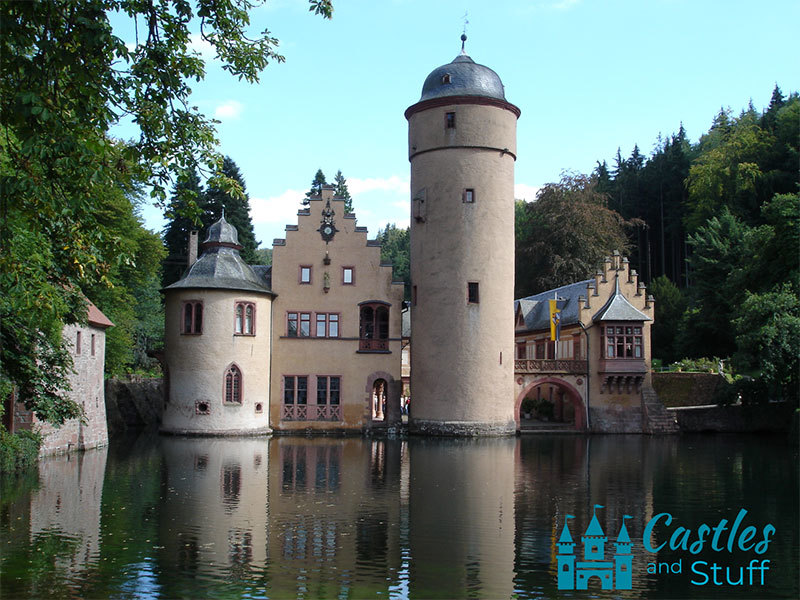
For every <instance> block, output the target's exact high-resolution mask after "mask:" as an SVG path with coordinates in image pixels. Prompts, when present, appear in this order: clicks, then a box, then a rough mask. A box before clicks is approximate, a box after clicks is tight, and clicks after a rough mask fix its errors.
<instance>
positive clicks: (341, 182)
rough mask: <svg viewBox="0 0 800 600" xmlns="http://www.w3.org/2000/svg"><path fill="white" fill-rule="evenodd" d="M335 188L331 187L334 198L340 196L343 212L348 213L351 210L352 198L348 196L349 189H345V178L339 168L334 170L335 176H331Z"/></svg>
mask: <svg viewBox="0 0 800 600" xmlns="http://www.w3.org/2000/svg"><path fill="white" fill-rule="evenodd" d="M333 181H334V184H335V186H336V187H335V188H334V189H333V195H334V196H335V197H336V198H342V199H343V200H344V212H345V214H350V213H352V212H353V198H352V196H350V190H348V189H347V180H346V179H345V178H344V175H342V171H341V169H340V170H339V171H336V177H334V178H333Z"/></svg>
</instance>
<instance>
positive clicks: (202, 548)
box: [0, 434, 800, 600]
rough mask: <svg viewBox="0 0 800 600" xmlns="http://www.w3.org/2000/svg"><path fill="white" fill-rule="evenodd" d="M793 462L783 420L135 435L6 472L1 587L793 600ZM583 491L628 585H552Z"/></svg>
mask: <svg viewBox="0 0 800 600" xmlns="http://www.w3.org/2000/svg"><path fill="white" fill-rule="evenodd" d="M797 465H798V449H797V444H796V442H790V441H789V440H788V439H786V438H785V437H783V436H722V435H708V436H676V437H649V436H595V437H582V436H566V435H565V436H537V437H525V438H509V439H499V440H497V439H492V440H467V441H462V440H430V439H416V438H411V439H409V440H370V439H360V438H313V439H311V438H295V437H276V438H272V439H227V440H214V439H182V438H165V437H159V436H157V435H152V434H143V435H141V436H139V437H138V438H134V439H124V440H117V441H115V442H114V443H113V444H112V445H111V446H110V447H109V448H108V449H103V450H100V451H93V452H88V453H86V454H84V455H80V456H72V457H70V458H65V457H62V458H54V459H48V460H45V461H43V462H42V463H41V464H40V466H39V469H38V472H34V473H32V474H30V475H29V476H28V477H27V478H23V479H17V480H15V481H13V482H9V481H8V480H5V481H4V483H3V487H2V489H0V492H1V493H2V500H0V552H2V556H1V557H0V597H2V598H3V599H4V600H5V599H7V598H47V597H59V598H155V597H163V598H251V597H252V598H368V597H370V598H371V597H390V598H406V597H410V598H467V597H475V598H510V597H519V598H532V597H536V598H539V597H546V598H550V597H567V598H589V597H607V598H620V597H623V598H638V597H644V598H770V597H786V598H796V597H798V596H799V595H800V589H798V576H799V575H800V571H799V568H798V565H799V564H800V541H799V540H798V529H799V527H800V524H799V523H798V513H799V512H800V508H799V506H798V502H799V500H798V489H799V487H800V482H799V481H798V468H797ZM595 504H599V505H602V506H603V507H604V508H602V509H598V510H597V517H598V520H599V523H600V525H601V526H602V528H603V529H604V531H605V535H606V536H607V537H608V541H607V542H606V545H605V548H606V557H607V559H608V556H610V555H611V554H613V552H614V550H613V549H614V545H613V542H614V541H616V539H617V534H618V532H619V529H620V526H621V524H622V521H623V519H622V517H623V515H630V516H631V518H629V519H627V520H626V521H625V524H626V528H627V530H628V532H629V533H630V537H631V540H632V542H633V547H632V553H633V563H632V588H631V589H630V590H615V591H601V590H600V589H599V580H597V579H594V580H592V583H591V584H590V589H589V590H588V591H564V590H558V589H557V584H556V581H557V580H556V577H557V568H556V558H555V557H556V554H557V552H558V546H557V545H556V542H557V541H558V539H559V536H560V534H561V529H562V527H563V524H564V519H565V515H567V514H569V515H574V518H573V519H571V520H570V521H569V527H570V530H571V532H572V536H573V538H574V539H575V541H576V542H578V546H577V548H576V551H577V552H579V553H580V552H582V550H581V545H580V536H581V535H582V534H583V532H584V531H585V530H586V528H587V527H588V525H589V521H590V519H591V517H592V512H593V506H594V505H595ZM741 509H745V510H746V511H747V512H746V514H745V515H744V517H743V519H742V520H741V522H740V525H739V526H738V532H737V534H736V535H735V536H734V539H733V540H732V541H731V548H732V550H731V551H729V550H728V547H727V543H728V533H729V531H730V528H731V526H732V524H733V522H734V520H735V519H736V517H737V515H738V514H739V513H740V510H741ZM660 513H670V514H671V515H672V517H673V520H672V522H671V524H669V525H667V524H666V523H665V522H664V519H665V517H660V518H659V520H658V521H657V523H658V524H657V525H656V527H655V528H654V530H653V533H652V535H651V536H650V538H649V539H648V540H647V542H648V543H650V544H651V546H652V547H653V548H655V547H658V546H660V545H661V544H662V543H664V542H666V545H664V546H663V547H661V548H660V549H659V551H658V552H657V553H654V552H649V551H648V550H647V548H645V547H644V543H643V542H644V540H643V534H644V531H645V527H646V525H647V523H648V522H650V520H651V519H652V518H653V517H655V516H656V515H659V514H660ZM722 519H725V520H726V523H725V524H723V525H725V526H726V530H725V531H722V530H720V531H721V535H720V536H719V539H718V541H717V548H718V549H717V550H715V549H713V548H712V547H711V541H712V540H711V539H710V538H711V537H712V536H710V535H709V536H706V537H707V539H706V541H705V543H704V545H703V548H702V550H700V551H699V552H698V553H696V554H694V553H692V552H691V551H690V550H689V548H690V547H691V544H692V542H695V541H696V540H697V537H698V535H697V532H698V529H699V528H700V527H701V525H702V524H704V523H705V524H707V525H708V526H709V527H710V528H714V527H717V526H719V523H720V521H721V520H722ZM767 525H772V526H773V527H774V528H775V532H774V534H771V535H769V534H768V535H767V537H768V538H769V539H768V543H767V544H766V545H765V546H766V547H764V548H762V550H764V551H763V553H756V552H755V551H754V548H751V547H750V546H751V545H752V543H753V542H757V541H760V540H762V539H763V536H764V533H763V531H764V528H765V527H766V526H767ZM679 527H683V528H685V529H688V530H690V533H688V534H686V536H687V537H686V544H687V545H686V549H683V548H681V547H680V542H681V539H682V534H683V533H684V530H678V528H679ZM748 527H753V528H754V532H755V534H754V535H755V537H753V538H752V540H753V541H752V542H751V543H750V544H748V543H747V542H748V540H747V539H745V540H744V542H743V545H744V547H745V550H741V549H740V548H739V547H738V544H739V543H740V542H741V539H740V538H739V535H740V534H741V532H743V531H745V530H746V529H747V528H748ZM676 532H677V534H676ZM673 534H676V535H675V545H676V546H677V547H676V548H675V549H670V542H669V540H670V537H671V536H672V535H673ZM696 549H697V548H696ZM578 560H579V561H580V560H583V557H582V555H580V554H579V558H578ZM609 560H610V559H609ZM754 560H755V561H757V562H756V563H755V565H756V567H759V566H760V567H761V570H759V569H758V568H756V569H750V570H748V568H747V567H748V565H751V564H753V563H752V561H754ZM765 561H769V562H768V563H766V562H765ZM659 564H661V565H662V566H661V570H662V572H661V573H660V574H659V573H657V572H656V573H648V566H650V569H651V570H654V569H655V570H657V569H658V565H659ZM664 564H666V565H667V567H669V568H671V569H672V571H676V570H678V568H680V572H677V573H676V572H671V573H664V572H663V571H664V568H665V567H664V566H663V565H664ZM693 565H694V566H693ZM714 568H716V569H717V570H716V571H715V570H714ZM703 573H705V575H703ZM762 573H763V583H762V579H761V577H762ZM740 574H741V575H742V577H741V578H740ZM715 575H716V577H717V578H718V581H721V584H720V585H715V583H714V580H713V577H714V576H715ZM751 576H752V583H751V581H750V577H751ZM704 577H705V578H706V579H707V582H706V583H705V585H699V583H700V582H702V581H703V578H704ZM740 579H741V582H742V583H741V584H739V585H732V584H731V583H729V581H730V582H733V583H736V582H738V581H739V580H740ZM693 582H694V583H693Z"/></svg>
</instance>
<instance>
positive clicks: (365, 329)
mask: <svg viewBox="0 0 800 600" xmlns="http://www.w3.org/2000/svg"><path fill="white" fill-rule="evenodd" d="M359 314H360V322H359V344H358V350H359V352H388V351H389V306H388V305H386V304H384V303H382V302H370V303H365V304H362V305H361V310H360V311H359Z"/></svg>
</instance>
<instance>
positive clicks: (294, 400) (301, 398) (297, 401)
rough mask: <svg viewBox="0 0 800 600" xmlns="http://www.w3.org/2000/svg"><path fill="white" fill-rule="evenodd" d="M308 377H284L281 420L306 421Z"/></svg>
mask: <svg viewBox="0 0 800 600" xmlns="http://www.w3.org/2000/svg"><path fill="white" fill-rule="evenodd" d="M307 404H308V376H307V375H284V377H283V406H282V407H281V420H283V421H306V420H308V406H307Z"/></svg>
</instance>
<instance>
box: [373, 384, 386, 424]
mask: <svg viewBox="0 0 800 600" xmlns="http://www.w3.org/2000/svg"><path fill="white" fill-rule="evenodd" d="M386 391H387V385H386V380H385V379H376V380H375V383H373V384H372V420H373V421H383V420H384V419H385V418H386Z"/></svg>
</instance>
